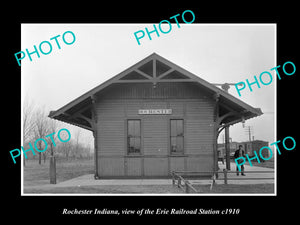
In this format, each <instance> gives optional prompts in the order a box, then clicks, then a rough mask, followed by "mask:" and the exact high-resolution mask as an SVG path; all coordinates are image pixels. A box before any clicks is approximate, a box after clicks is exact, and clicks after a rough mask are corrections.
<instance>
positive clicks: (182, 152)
mask: <svg viewBox="0 0 300 225" xmlns="http://www.w3.org/2000/svg"><path fill="white" fill-rule="evenodd" d="M178 120H180V121H182V135H177V134H176V136H173V135H172V133H173V132H172V121H178ZM169 132H170V133H169V141H170V144H169V148H170V155H184V153H185V149H184V146H185V145H184V136H185V135H184V132H185V129H184V119H182V118H171V119H170V126H169ZM176 133H177V130H176ZM174 137H176V142H177V137H181V138H182V151H175V152H174V151H172V138H174Z"/></svg>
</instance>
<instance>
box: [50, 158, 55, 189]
mask: <svg viewBox="0 0 300 225" xmlns="http://www.w3.org/2000/svg"><path fill="white" fill-rule="evenodd" d="M50 184H56V160H55V156H53V155H51V156H50Z"/></svg>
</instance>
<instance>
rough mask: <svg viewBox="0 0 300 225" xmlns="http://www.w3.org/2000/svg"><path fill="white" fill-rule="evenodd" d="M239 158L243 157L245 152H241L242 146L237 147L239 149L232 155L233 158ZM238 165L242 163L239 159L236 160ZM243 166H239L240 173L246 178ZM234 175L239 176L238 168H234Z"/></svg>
mask: <svg viewBox="0 0 300 225" xmlns="http://www.w3.org/2000/svg"><path fill="white" fill-rule="evenodd" d="M239 157H245V151H244V150H243V145H239V149H237V150H236V151H235V153H234V158H235V159H236V158H239ZM238 163H242V159H239V160H238ZM244 170H245V169H244V164H243V165H241V172H242V176H246V175H245V174H244ZM236 175H237V176H238V175H239V168H238V166H236Z"/></svg>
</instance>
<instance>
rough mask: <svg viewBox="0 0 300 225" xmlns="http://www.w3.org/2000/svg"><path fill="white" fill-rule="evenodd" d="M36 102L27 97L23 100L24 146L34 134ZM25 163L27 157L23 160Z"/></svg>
mask: <svg viewBox="0 0 300 225" xmlns="http://www.w3.org/2000/svg"><path fill="white" fill-rule="evenodd" d="M33 112H34V103H33V101H31V100H29V99H28V97H25V99H24V102H23V143H22V145H23V146H26V143H28V142H29V141H30V140H31V139H32V138H33V135H34V132H33V128H34V121H33ZM23 165H24V166H25V157H24V160H23Z"/></svg>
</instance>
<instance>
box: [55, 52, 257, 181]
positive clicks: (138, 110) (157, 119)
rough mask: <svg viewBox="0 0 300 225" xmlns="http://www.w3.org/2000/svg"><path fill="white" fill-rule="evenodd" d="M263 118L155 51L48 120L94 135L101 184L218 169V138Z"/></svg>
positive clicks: (254, 110)
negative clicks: (234, 127) (233, 127)
mask: <svg viewBox="0 0 300 225" xmlns="http://www.w3.org/2000/svg"><path fill="white" fill-rule="evenodd" d="M261 114H262V112H261V110H260V109H259V108H253V107H252V106H250V105H248V104H246V103H245V102H243V101H241V100H239V99H237V98H236V97H234V96H232V95H230V94H229V93H227V92H226V91H224V90H222V89H220V88H218V87H216V86H215V85H213V84H211V83H209V82H207V81H205V80H203V79H201V78H200V77H198V76H197V75H195V74H192V73H191V72H189V71H187V70H185V69H183V68H181V67H179V66H178V65H176V64H174V63H172V62H170V61H168V60H167V59H165V58H163V57H161V56H159V55H158V54H156V53H153V54H151V55H149V56H148V57H146V58H145V59H143V60H141V61H139V62H137V63H136V64H135V65H133V66H131V67H130V68H128V69H126V70H125V71H123V72H121V73H119V74H117V75H116V76H114V77H112V78H111V79H109V80H107V81H106V82H104V83H102V84H100V85H99V86H97V87H95V88H93V89H92V90H90V91H88V92H87V93H84V94H83V95H81V96H80V97H78V98H76V99H74V100H73V101H71V102H70V103H68V104H66V105H65V106H63V107H61V108H60V109H58V110H56V111H51V112H50V114H49V117H50V118H53V119H57V120H60V121H63V122H66V123H69V124H73V125H76V126H79V127H81V128H84V129H87V130H90V131H92V132H93V135H94V146H95V148H94V149H95V153H94V154H95V179H101V178H140V177H143V178H154V177H169V176H170V175H171V172H172V171H195V172H202V171H216V170H217V169H218V166H217V165H218V161H217V160H218V154H217V139H218V135H219V133H220V132H221V131H222V130H223V129H224V128H226V127H229V126H231V125H233V124H236V123H239V122H244V121H245V120H247V119H250V118H254V117H256V116H259V115H261Z"/></svg>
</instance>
